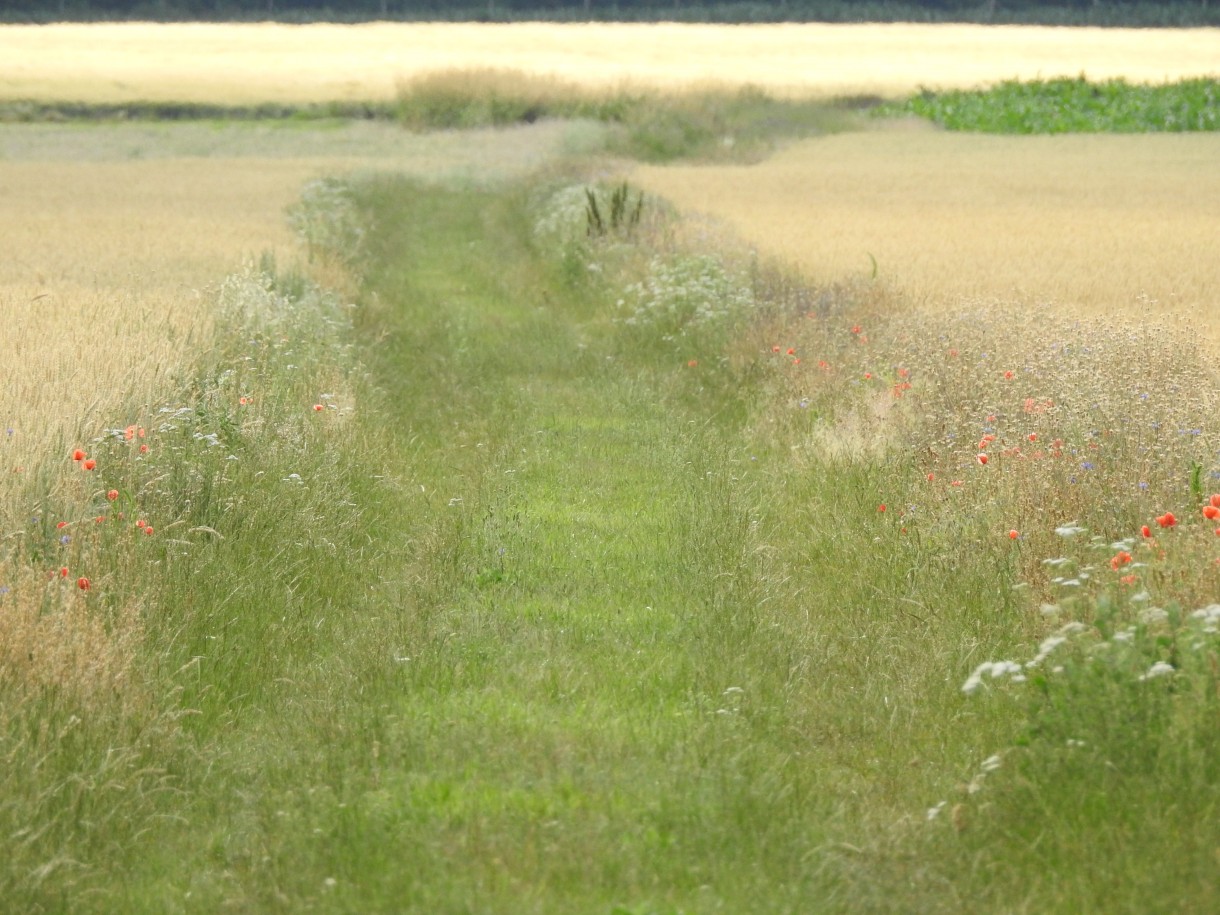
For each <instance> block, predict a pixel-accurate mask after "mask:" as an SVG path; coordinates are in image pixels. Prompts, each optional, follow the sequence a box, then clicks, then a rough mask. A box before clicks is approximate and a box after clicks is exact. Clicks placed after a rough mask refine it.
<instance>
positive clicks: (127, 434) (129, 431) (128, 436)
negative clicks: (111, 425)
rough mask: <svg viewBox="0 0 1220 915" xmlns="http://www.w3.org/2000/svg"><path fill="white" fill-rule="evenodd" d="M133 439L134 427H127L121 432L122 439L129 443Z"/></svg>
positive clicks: (134, 434) (134, 435)
mask: <svg viewBox="0 0 1220 915" xmlns="http://www.w3.org/2000/svg"><path fill="white" fill-rule="evenodd" d="M135 437H136V427H135V426H128V427H127V428H126V429H124V430H123V438H125V439H127V441H131V440H132V439H133V438H135Z"/></svg>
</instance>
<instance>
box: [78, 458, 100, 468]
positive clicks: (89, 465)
mask: <svg viewBox="0 0 1220 915" xmlns="http://www.w3.org/2000/svg"><path fill="white" fill-rule="evenodd" d="M81 466H82V467H84V468H85V469H86V470H92V469H93V468H94V467H96V466H97V461H95V460H94V459H93V458H89V460H87V461H85V462H84V463H83V464H81Z"/></svg>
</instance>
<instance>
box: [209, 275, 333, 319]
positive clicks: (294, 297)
mask: <svg viewBox="0 0 1220 915" xmlns="http://www.w3.org/2000/svg"><path fill="white" fill-rule="evenodd" d="M218 305H219V314H220V318H221V321H222V322H225V323H228V324H230V325H231V326H234V327H244V328H246V329H247V330H249V331H254V332H262V333H271V332H274V333H280V334H284V333H287V332H289V331H291V332H293V334H294V335H299V333H300V331H302V330H307V331H309V330H310V328H311V327H316V329H317V330H318V331H321V330H323V329H324V327H323V326H318V325H319V324H320V325H326V326H329V328H332V329H333V328H338V327H340V326H343V325H345V324H346V323H347V322H348V321H349V320H350V318H348V317H346V316H345V315H344V313H343V310H342V308H341V307H340V304H339V300H338V299H337V298H336V297H335V296H334V295H332V294H330V293H327V292H324V291H323V290H322V289H320V288H319V287H317V286H313V285H306V286H305V287H304V288H303V289H302V290H300V292H299V294H288V293H285V292H284V291H282V290H280V289H279V288H278V287H277V285H276V281H275V278H274V277H273V276H272V275H271V274H269V273H266V272H264V271H261V270H258V269H256V268H250V269H247V270H244V271H242V272H240V273H232V274H230V275H229V276H227V277H225V279H224V281H223V282H222V283H221V284H220V293H219V296H218Z"/></svg>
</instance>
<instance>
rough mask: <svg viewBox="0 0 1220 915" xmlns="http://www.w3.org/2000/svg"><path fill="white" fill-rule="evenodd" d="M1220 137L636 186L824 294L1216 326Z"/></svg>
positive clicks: (737, 170)
mask: <svg viewBox="0 0 1220 915" xmlns="http://www.w3.org/2000/svg"><path fill="white" fill-rule="evenodd" d="M1217 162H1220V136H1216V135H1214V134H1194V135H1181V134H1179V135H1169V134H1156V135H1133V136H1130V135H1129V136H1114V135H1088V136H1056V137H1003V136H977V135H966V134H952V133H943V132H939V131H934V130H932V129H921V128H912V129H910V130H885V131H877V132H870V133H851V134H842V135H837V136H830V137H824V138H819V139H814V140H809V141H805V142H802V143H799V144H797V145H794V146H792V147H791V148H789V149H787V150H786V151H784V152H782V153H780V154H779V155H777V156H775V157H774V158H772V159H770V160H769V161H767V162H764V163H762V164H760V165H756V166H738V167H721V166H716V167H696V166H689V165H679V166H668V167H641V168H638V169H636V171H635V173H634V176H633V180H634V181H637V182H639V183H640V184H641V185H642V186H643V187H645V188H647V189H648V190H650V191H652V192H653V193H657V194H661V195H664V196H665V197H667V198H669V199H670V200H672V201H674V202H675V203H676V204H677V205H678V206H679V207H681V208H684V209H687V210H694V211H698V212H701V213H705V214H709V215H711V216H713V217H716V218H720V219H723V220H726V221H727V222H728V224H729V225H731V226H732V227H733V228H735V229H736V230H737V231H738V232H739V233H740V234H741V235H742V236H743V237H744V238H745V239H746V240H747V241H748V242H750V243H751V244H752V245H755V246H756V247H757V248H758V249H759V251H760V252H762V253H763V254H764V255H766V256H769V257H774V258H777V259H781V260H784V261H786V262H788V263H790V264H794V265H796V266H797V267H799V268H800V269H801V270H802V272H803V273H805V274H806V275H807V276H808V277H809V278H810V279H812V280H813V281H815V282H818V283H834V282H841V281H844V280H850V279H852V278H856V279H861V278H868V277H870V276H871V275H872V273H873V259H875V261H876V268H877V273H878V276H879V277H880V278H882V279H884V280H885V281H886V282H887V284H888V285H889V286H890V287H891V288H893V289H897V290H899V291H900V292H901V293H902V294H903V295H904V296H905V297H906V298H907V299H908V300H910V301H913V302H914V303H916V304H919V305H921V306H925V307H933V308H942V309H943V308H958V307H961V306H962V305H963V304H970V305H972V306H976V305H977V304H978V303H979V302H987V301H992V302H995V301H1000V302H1012V303H1024V304H1027V305H1041V306H1043V307H1059V308H1073V309H1083V310H1085V311H1088V312H1093V313H1097V312H1103V313H1104V312H1112V311H1124V312H1127V313H1134V314H1136V315H1137V316H1138V315H1140V314H1144V313H1147V312H1148V311H1149V310H1153V311H1156V312H1157V313H1162V314H1163V313H1165V312H1166V311H1170V312H1180V313H1183V314H1185V315H1186V316H1188V317H1189V318H1190V319H1191V320H1196V321H1198V322H1199V323H1202V324H1207V325H1210V326H1212V327H1213V329H1214V328H1216V327H1220V292H1218V291H1217V290H1220V265H1218V262H1217V260H1216V257H1215V240H1216V239H1217V238H1220V168H1217V167H1216V163H1217Z"/></svg>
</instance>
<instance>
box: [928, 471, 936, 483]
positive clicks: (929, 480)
mask: <svg viewBox="0 0 1220 915" xmlns="http://www.w3.org/2000/svg"><path fill="white" fill-rule="evenodd" d="M935 479H936V474H934V473H930V474H928V482H929V483H931V482H932V481H933V480H935Z"/></svg>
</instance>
